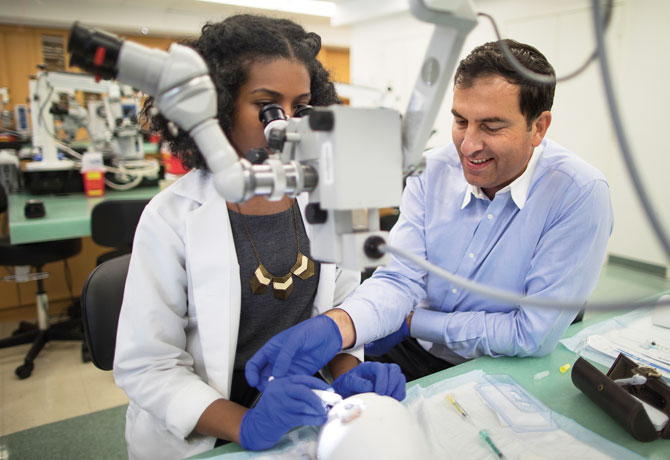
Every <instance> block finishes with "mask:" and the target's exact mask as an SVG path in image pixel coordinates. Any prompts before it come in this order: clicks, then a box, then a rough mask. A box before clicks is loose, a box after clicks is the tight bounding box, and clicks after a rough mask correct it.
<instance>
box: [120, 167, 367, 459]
mask: <svg viewBox="0 0 670 460" xmlns="http://www.w3.org/2000/svg"><path fill="white" fill-rule="evenodd" d="M210 178H211V175H210V174H208V173H203V172H201V171H192V172H190V173H188V174H187V175H186V176H185V177H183V178H182V179H181V180H180V181H178V182H177V183H176V184H174V185H172V186H171V187H169V188H168V189H166V190H165V191H163V192H161V193H160V194H158V195H157V196H156V197H155V198H154V199H153V200H151V202H150V203H149V204H148V205H147V207H146V209H145V210H144V212H143V214H142V217H141V219H140V222H139V225H138V227H137V232H136V234H135V242H134V246H133V254H132V257H131V261H130V268H129V272H128V279H127V281H126V290H125V296H124V299H123V306H122V309H121V316H120V319H119V327H118V333H117V341H116V355H115V359H114V378H115V380H116V383H117V384H118V385H119V387H121V388H122V389H123V390H124V391H125V392H126V394H127V395H128V397H129V398H130V400H131V402H130V405H129V407H128V412H127V414H126V442H127V444H128V455H129V458H130V459H162V460H165V459H172V458H174V459H181V458H184V457H187V456H191V455H195V454H197V453H200V452H203V451H207V450H209V449H211V448H212V447H213V446H214V443H215V438H213V437H210V436H203V435H199V434H192V431H193V429H194V427H195V425H196V422H197V421H198V419H199V418H200V415H201V414H202V413H203V411H204V410H205V409H206V408H207V407H208V406H209V405H210V404H211V403H212V402H213V401H214V400H216V399H219V398H228V397H229V394H230V387H231V381H232V373H233V363H234V359H235V350H236V346H237V332H238V326H239V319H240V298H241V297H240V276H239V265H238V263H237V254H236V252H235V245H234V242H233V236H232V231H231V228H230V222H229V219H228V209H227V208H226V202H225V200H224V199H223V198H221V197H220V196H219V195H218V194H217V193H216V191H215V190H214V187H213V185H212V181H211V179H210ZM298 202H299V204H300V205H301V207H303V206H304V205H305V204H306V196H303V197H300V198H299V199H298ZM305 225H306V231H307V234H308V235H309V234H310V228H309V225H308V224H307V223H306V224H305ZM359 280H360V275H359V273H357V272H353V271H349V270H341V269H339V268H337V267H336V266H335V265H333V264H322V265H321V275H320V279H319V285H318V289H317V293H316V296H315V298H314V311H313V314H314V315H316V314H318V313H321V312H324V311H326V310H328V309H330V308H332V307H333V306H334V305H337V304H339V303H340V302H342V300H343V299H344V298H345V297H346V296H347V295H348V294H349V293H350V292H351V291H352V290H353V289H355V288H356V287H357V286H358V284H359ZM355 354H356V356H357V357H358V358H359V359H361V361H362V358H363V357H362V349H359V350H357V351H356V353H355Z"/></svg>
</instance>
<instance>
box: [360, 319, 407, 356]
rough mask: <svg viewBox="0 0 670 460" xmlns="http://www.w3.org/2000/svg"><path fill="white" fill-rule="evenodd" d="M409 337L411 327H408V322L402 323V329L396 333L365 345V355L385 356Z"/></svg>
mask: <svg viewBox="0 0 670 460" xmlns="http://www.w3.org/2000/svg"><path fill="white" fill-rule="evenodd" d="M407 337H409V327H408V326H407V321H403V322H402V326H400V329H398V330H397V331H395V332H394V333H393V334H391V335H387V336H386V337H382V338H381V339H379V340H375V341H374V342H370V343H368V344H366V345H365V354H366V355H369V356H382V355H385V354H386V353H387V352H388V351H389V350H390V349H391V348H393V347H395V346H396V345H398V344H399V343H400V342H402V341H403V340H405V338H407Z"/></svg>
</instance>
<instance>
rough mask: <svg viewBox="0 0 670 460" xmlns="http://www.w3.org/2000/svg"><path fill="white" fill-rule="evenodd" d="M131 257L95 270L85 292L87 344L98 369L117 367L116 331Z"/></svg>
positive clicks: (84, 309)
mask: <svg viewBox="0 0 670 460" xmlns="http://www.w3.org/2000/svg"><path fill="white" fill-rule="evenodd" d="M129 263H130V254H127V255H125V256H121V257H116V258H114V259H110V260H108V261H106V262H103V263H102V264H100V265H98V266H97V267H95V268H94V269H93V271H92V272H91V274H90V275H88V278H87V279H86V282H85V283H84V287H83V288H82V290H81V314H82V320H83V322H84V333H85V335H86V345H88V349H89V351H90V354H91V361H92V362H93V364H95V366H96V367H97V368H98V369H102V370H103V371H111V370H112V367H113V365H114V348H115V347H116V328H117V327H118V324H119V314H120V313H121V303H122V302H123V291H124V288H125V285H126V276H127V275H128V264H129Z"/></svg>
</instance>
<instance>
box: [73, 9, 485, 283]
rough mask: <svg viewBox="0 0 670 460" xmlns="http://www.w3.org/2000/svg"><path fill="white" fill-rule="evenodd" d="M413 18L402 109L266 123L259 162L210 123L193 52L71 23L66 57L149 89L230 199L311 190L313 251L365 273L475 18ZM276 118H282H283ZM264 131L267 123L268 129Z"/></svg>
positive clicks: (211, 93)
mask: <svg viewBox="0 0 670 460" xmlns="http://www.w3.org/2000/svg"><path fill="white" fill-rule="evenodd" d="M410 6H411V10H412V12H413V14H414V15H415V16H416V17H417V18H419V19H421V20H423V21H427V22H430V23H434V24H435V31H434V33H433V36H432V38H431V41H430V44H429V46H428V50H427V53H426V57H425V59H424V63H423V65H422V67H421V71H420V74H419V77H418V79H417V81H416V85H415V87H414V90H413V93H412V96H411V98H410V101H409V106H408V109H407V111H406V113H405V115H404V117H403V118H402V120H401V116H400V114H399V113H398V112H397V111H395V110H391V109H387V108H379V109H377V108H352V107H346V106H341V105H333V106H329V107H325V108H320V107H319V108H314V109H313V110H312V111H311V113H309V115H307V116H304V117H301V118H291V119H288V120H281V121H282V123H281V126H277V125H278V124H277V121H279V120H277V121H274V122H272V123H269V124H268V127H267V128H266V133H267V134H268V135H269V137H271V138H272V139H273V141H272V152H271V154H270V155H269V156H268V158H267V159H266V160H265V161H264V162H263V163H262V164H251V162H249V161H248V160H247V159H245V158H240V157H239V156H238V155H237V153H236V152H235V150H234V148H233V147H232V146H231V144H230V142H229V140H228V139H227V138H226V136H225V135H224V133H223V131H222V130H221V127H220V125H219V124H218V122H217V119H216V94H215V91H216V90H215V88H214V85H213V83H212V81H211V79H210V76H209V70H208V68H207V66H206V64H205V63H204V62H203V60H202V58H201V57H200V56H199V55H198V54H197V52H196V51H195V50H193V49H191V48H188V47H186V46H183V45H179V44H173V45H172V46H171V47H170V49H169V51H168V52H165V51H160V50H156V49H150V48H146V47H144V46H141V45H138V44H136V43H133V42H128V41H123V40H121V39H119V38H118V37H116V36H114V35H111V34H108V33H106V32H103V31H99V30H95V29H87V28H84V27H82V26H81V25H80V24H78V23H75V24H74V25H73V27H72V31H71V36H70V42H69V44H68V52H69V53H70V55H71V60H70V63H71V65H73V66H77V67H80V68H82V69H84V70H85V71H87V72H90V73H92V74H94V75H96V76H98V77H100V78H102V79H117V80H118V81H120V82H122V83H124V84H128V85H131V86H132V87H134V88H136V89H138V90H141V91H143V92H144V93H146V94H148V95H151V96H153V97H154V99H155V106H156V107H157V108H158V109H159V111H160V112H161V113H162V115H163V116H164V117H165V118H167V119H168V120H170V122H172V123H174V125H175V128H176V127H177V126H178V127H179V128H181V129H183V130H184V131H186V132H188V133H189V135H190V136H191V137H192V138H193V140H194V141H195V143H196V145H197V146H198V148H199V150H200V151H201V153H202V154H203V156H204V157H205V160H206V161H207V165H208V166H209V169H210V170H211V171H212V174H213V180H214V184H215V187H216V189H217V191H218V192H219V194H220V195H221V196H222V197H224V198H225V199H226V200H227V201H231V202H242V201H245V200H248V199H249V198H251V197H252V196H254V195H263V196H266V197H267V198H268V199H269V200H277V199H280V198H281V197H282V196H283V195H289V196H296V195H298V194H300V193H302V192H308V194H309V205H308V208H307V210H306V218H307V220H308V221H309V222H310V223H311V224H312V225H313V227H312V228H313V234H312V236H311V251H312V256H313V257H314V258H315V259H318V260H320V261H323V262H335V263H338V264H340V265H341V266H343V267H346V268H352V269H356V270H361V269H363V268H365V267H370V266H377V265H380V264H383V263H385V262H386V260H387V257H388V256H387V255H385V254H383V253H382V252H381V251H379V245H380V244H383V243H384V242H385V241H386V237H387V232H384V231H381V230H380V229H379V208H383V207H392V206H398V205H399V203H400V196H401V193H402V179H403V171H405V172H418V171H420V170H421V169H422V165H421V164H422V153H423V149H424V146H425V143H426V141H427V139H428V136H429V135H430V131H431V129H432V127H433V123H434V120H435V117H436V115H437V111H438V109H439V107H440V104H441V102H442V99H443V97H444V92H445V88H446V85H447V83H448V81H449V79H450V77H451V73H452V71H453V69H454V67H455V64H456V59H457V57H458V54H459V52H460V49H461V47H462V45H463V42H464V40H465V37H466V35H467V34H468V33H469V31H470V30H471V29H472V28H473V27H474V26H475V24H476V15H475V13H474V10H473V8H472V5H471V4H470V2H469V0H412V1H411V2H410ZM280 118H281V117H280ZM268 128H269V129H268Z"/></svg>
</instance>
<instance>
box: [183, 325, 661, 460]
mask: <svg viewBox="0 0 670 460" xmlns="http://www.w3.org/2000/svg"><path fill="white" fill-rule="evenodd" d="M621 314H622V312H609V313H594V314H592V315H591V316H590V318H588V319H587V320H585V321H582V322H579V323H577V324H573V325H572V326H570V328H569V329H568V331H567V332H566V334H565V337H571V336H572V335H574V334H576V333H577V332H579V331H581V330H582V329H584V328H585V327H588V326H591V325H592V324H595V323H597V322H600V321H603V320H606V319H609V318H612V317H614V316H618V315H621ZM577 358H578V356H577V355H575V354H574V353H573V352H571V351H569V350H568V349H566V348H565V347H564V346H563V345H562V344H559V345H558V346H557V347H556V349H555V350H554V351H553V352H552V353H550V354H549V355H547V356H545V357H542V358H515V357H498V358H492V357H489V356H485V357H481V358H477V359H474V360H472V361H468V362H466V363H463V364H460V365H458V366H454V367H452V368H449V369H445V370H444V371H441V372H437V373H435V374H432V375H429V376H426V377H423V378H421V379H418V380H414V381H412V382H409V383H408V384H407V387H408V388H409V387H411V386H413V385H421V386H424V387H426V386H429V385H432V384H434V383H437V382H439V381H442V380H445V379H448V378H451V377H455V376H457V375H460V374H465V373H467V372H470V371H473V370H477V369H481V370H483V371H484V372H486V373H487V374H508V375H511V376H512V377H514V378H515V379H516V380H517V381H518V382H519V383H520V384H521V385H522V386H523V387H524V388H526V389H527V390H528V391H529V392H530V393H532V394H533V395H534V396H535V397H537V398H538V399H539V400H540V401H542V402H543V403H544V404H545V405H547V406H548V407H549V408H551V409H552V410H553V411H555V412H558V413H560V414H562V415H565V416H566V417H569V418H571V419H572V420H574V421H575V422H577V423H579V424H580V425H582V426H584V427H586V428H588V429H589V430H591V431H593V432H594V433H597V434H599V435H600V436H602V437H604V438H606V439H609V440H610V441H612V442H614V443H616V444H619V445H621V446H623V447H625V448H627V449H629V450H631V451H633V452H636V453H638V454H640V455H641V456H643V457H646V458H649V459H654V460H656V459H658V460H661V459H664V460H667V459H668V458H670V440H665V439H658V440H656V441H653V442H648V443H644V442H639V441H636V440H635V439H634V438H633V437H632V436H631V435H630V434H629V433H628V432H627V431H626V430H624V429H623V428H622V427H621V426H620V425H618V424H617V423H616V422H615V421H614V420H612V419H611V418H610V417H609V416H608V415H607V414H606V413H605V412H603V411H602V410H601V409H600V408H599V407H598V406H596V405H595V403H593V402H592V401H591V400H590V399H589V398H587V397H586V396H585V395H584V394H583V393H582V392H581V391H579V390H578V389H577V387H575V386H574V385H573V384H572V380H571V378H570V370H571V369H569V370H568V371H567V372H565V373H561V371H560V370H559V368H560V367H561V366H563V365H565V364H570V366H572V364H573V363H574V362H575V361H576V360H577ZM592 364H594V365H595V366H596V367H597V368H598V369H600V370H601V371H602V372H603V373H605V372H607V368H605V367H603V366H601V365H600V364H597V363H593V362H592ZM543 371H549V375H548V376H546V377H544V378H542V379H539V380H536V379H535V378H534V376H535V375H536V374H538V373H539V372H543ZM241 450H242V449H241V447H240V446H239V445H238V444H234V443H231V444H227V445H225V446H221V447H217V448H216V449H213V450H211V451H209V452H205V453H202V454H200V455H197V456H195V457H192V458H193V459H205V458H212V457H216V456H219V455H222V454H226V453H232V452H239V451H241Z"/></svg>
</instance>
